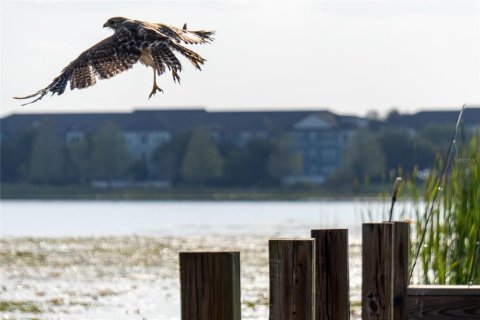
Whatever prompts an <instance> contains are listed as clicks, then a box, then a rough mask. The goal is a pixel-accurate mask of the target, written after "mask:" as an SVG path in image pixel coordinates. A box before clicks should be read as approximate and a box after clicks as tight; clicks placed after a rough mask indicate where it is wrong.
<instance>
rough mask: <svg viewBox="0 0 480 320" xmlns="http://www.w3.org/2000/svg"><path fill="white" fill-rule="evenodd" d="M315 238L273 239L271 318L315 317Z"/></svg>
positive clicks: (308, 318) (291, 319) (271, 319)
mask: <svg viewBox="0 0 480 320" xmlns="http://www.w3.org/2000/svg"><path fill="white" fill-rule="evenodd" d="M314 249H315V243H314V240H313V239H308V240H294V239H271V240H270V241H269V266H270V320H298V319H302V320H313V319H314V314H315V309H314V286H315V283H314V276H315V275H314V259H315V258H314V257H315V255H314Z"/></svg>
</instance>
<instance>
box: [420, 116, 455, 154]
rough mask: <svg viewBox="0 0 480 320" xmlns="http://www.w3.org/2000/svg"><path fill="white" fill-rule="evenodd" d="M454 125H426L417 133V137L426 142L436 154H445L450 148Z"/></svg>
mask: <svg viewBox="0 0 480 320" xmlns="http://www.w3.org/2000/svg"><path fill="white" fill-rule="evenodd" d="M454 130H455V125H454V124H450V123H428V124H427V125H426V126H425V127H423V128H422V129H421V130H420V131H419V132H418V137H419V138H420V139H423V140H424V141H426V142H427V143H428V144H429V145H430V146H431V147H432V148H433V149H434V150H435V151H436V152H442V153H444V152H446V151H447V149H448V147H449V146H450V141H451V139H452V134H453V132H454Z"/></svg>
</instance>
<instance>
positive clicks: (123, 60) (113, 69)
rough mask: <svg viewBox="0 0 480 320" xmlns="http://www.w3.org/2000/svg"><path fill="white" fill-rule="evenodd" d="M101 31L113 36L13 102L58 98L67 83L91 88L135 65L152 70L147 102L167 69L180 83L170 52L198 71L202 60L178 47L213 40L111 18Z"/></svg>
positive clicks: (177, 65)
mask: <svg viewBox="0 0 480 320" xmlns="http://www.w3.org/2000/svg"><path fill="white" fill-rule="evenodd" d="M103 27H104V28H106V27H108V28H111V29H113V30H114V33H113V35H112V36H110V37H108V38H106V39H104V40H102V41H100V42H99V43H97V44H96V45H94V46H93V47H91V48H90V49H88V50H86V51H85V52H83V53H82V54H80V55H79V56H78V58H76V59H75V60H73V61H72V62H70V64H69V65H68V66H66V67H65V68H64V69H63V70H62V73H61V74H60V75H59V76H58V77H56V78H55V79H53V81H52V83H50V84H49V85H48V86H47V87H46V88H44V89H41V90H39V91H37V92H35V93H34V94H31V95H29V96H26V97H14V98H15V99H28V98H34V97H37V98H36V99H35V100H33V101H30V102H28V103H25V104H30V103H33V102H36V101H38V100H40V99H42V98H43V97H44V96H45V95H46V94H47V93H48V92H51V93H52V95H54V94H58V95H61V94H62V93H63V92H64V91H65V88H66V86H67V82H69V81H70V89H71V90H73V89H75V88H78V89H83V88H87V87H90V86H93V85H94V84H95V83H96V81H97V78H98V79H108V78H111V77H113V76H115V75H117V74H119V73H121V72H123V71H126V70H128V69H130V68H131V67H132V66H133V65H134V64H135V63H137V62H138V61H140V62H141V63H143V64H144V65H146V66H147V67H152V69H153V88H152V91H151V92H150V95H149V98H150V97H152V96H153V95H154V94H155V93H156V92H157V91H160V92H163V90H162V89H160V88H159V87H158V85H157V74H158V75H161V74H162V73H164V72H165V71H167V69H168V71H170V72H171V73H172V76H173V80H174V81H175V82H177V81H178V82H179V83H180V76H179V75H178V73H179V72H180V71H181V70H182V64H181V63H180V61H179V60H178V58H177V57H176V56H175V54H174V52H178V53H180V54H182V55H183V56H184V57H186V58H187V59H188V60H190V62H191V63H192V64H193V65H194V66H195V67H196V68H197V69H199V70H200V66H201V65H202V64H203V63H204V62H205V59H204V58H202V57H201V56H200V55H199V54H197V53H196V52H194V51H192V50H190V49H188V48H186V47H185V46H183V45H182V43H183V44H200V43H208V42H211V41H212V40H213V38H212V36H213V34H214V33H215V32H214V31H204V30H201V31H190V30H187V25H186V24H185V25H183V28H182V29H180V28H176V27H173V26H168V25H165V24H162V23H149V22H145V21H138V20H130V19H127V18H123V17H115V18H111V19H109V20H108V21H107V22H105V24H104V25H103ZM25 104H24V105H25Z"/></svg>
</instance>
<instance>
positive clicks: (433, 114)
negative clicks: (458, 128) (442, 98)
mask: <svg viewBox="0 0 480 320" xmlns="http://www.w3.org/2000/svg"><path fill="white" fill-rule="evenodd" d="M459 113H460V110H446V111H420V112H417V113H414V114H401V115H398V116H394V117H391V118H389V119H387V120H386V121H385V125H386V126H395V127H406V128H412V129H419V128H421V127H424V126H425V125H427V124H430V123H441V124H452V125H455V124H456V123H457V120H458V115H459ZM463 123H464V124H465V125H466V126H471V127H476V126H480V108H475V107H474V108H468V107H467V108H465V111H464V113H463Z"/></svg>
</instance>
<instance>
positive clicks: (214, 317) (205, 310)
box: [180, 251, 241, 320]
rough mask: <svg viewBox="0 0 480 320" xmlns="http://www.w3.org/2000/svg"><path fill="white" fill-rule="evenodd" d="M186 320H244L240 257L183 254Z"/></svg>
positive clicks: (183, 291) (205, 253)
mask: <svg viewBox="0 0 480 320" xmlns="http://www.w3.org/2000/svg"><path fill="white" fill-rule="evenodd" d="M180 286H181V313H182V320H225V319H231V320H240V319H241V317H240V253H239V252H231V251H228V252H180Z"/></svg>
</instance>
